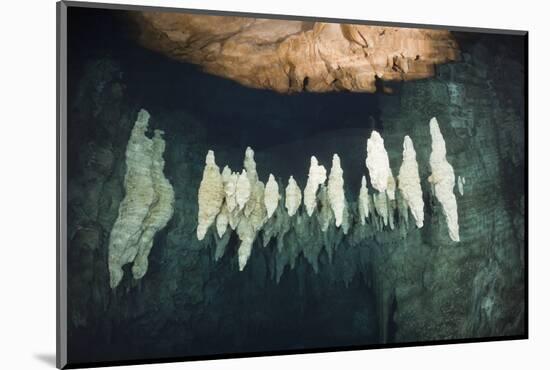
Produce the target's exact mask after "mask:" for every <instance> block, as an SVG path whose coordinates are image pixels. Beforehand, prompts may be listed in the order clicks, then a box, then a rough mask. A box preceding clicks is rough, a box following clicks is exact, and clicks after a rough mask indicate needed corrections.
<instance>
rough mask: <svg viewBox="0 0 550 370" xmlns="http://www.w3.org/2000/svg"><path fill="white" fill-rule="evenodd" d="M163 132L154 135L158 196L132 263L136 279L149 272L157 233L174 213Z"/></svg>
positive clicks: (155, 184) (154, 166)
mask: <svg viewBox="0 0 550 370" xmlns="http://www.w3.org/2000/svg"><path fill="white" fill-rule="evenodd" d="M163 134H164V133H163V131H161V130H155V133H154V136H153V157H152V159H153V161H152V167H151V176H152V179H153V189H154V191H155V195H156V196H155V201H154V202H153V204H152V205H151V208H150V209H149V213H148V215H147V217H146V218H145V220H144V222H143V226H142V229H143V233H142V234H141V237H140V239H139V243H138V244H139V248H138V254H137V256H136V259H135V260H134V264H133V265H132V274H133V276H134V279H141V278H142V277H143V276H144V275H145V273H146V272H147V268H148V266H149V260H148V257H149V253H150V252H151V248H152V247H153V239H154V237H155V234H156V233H157V232H158V231H160V230H162V229H163V228H164V227H165V226H166V224H168V221H170V219H171V218H172V215H173V214H174V200H175V199H174V189H173V188H172V185H171V184H170V181H168V179H167V178H166V177H165V176H164V158H163V157H162V156H163V154H164V149H165V148H166V143H165V142H164V139H163V138H162V135H163Z"/></svg>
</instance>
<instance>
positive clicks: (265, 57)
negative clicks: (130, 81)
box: [133, 12, 460, 93]
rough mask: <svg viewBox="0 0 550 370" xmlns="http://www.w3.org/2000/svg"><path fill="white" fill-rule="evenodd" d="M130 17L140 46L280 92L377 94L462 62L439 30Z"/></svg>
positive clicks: (454, 45) (176, 15)
mask: <svg viewBox="0 0 550 370" xmlns="http://www.w3.org/2000/svg"><path fill="white" fill-rule="evenodd" d="M133 18H134V19H135V20H136V21H137V24H138V25H139V29H140V34H139V41H140V42H141V44H142V45H144V46H145V47H147V48H149V49H152V50H156V51H158V52H160V53H162V54H165V55H167V56H169V57H171V58H174V59H177V60H180V61H183V62H189V63H194V64H197V65H200V66H201V67H202V68H203V69H204V71H206V72H208V73H211V74H214V75H218V76H221V77H225V78H229V79H231V80H234V81H237V82H239V83H241V84H243V85H245V86H248V87H254V88H262V89H270V90H275V91H278V92H281V93H291V92H299V91H304V90H307V91H314V92H327V91H341V90H348V91H357V92H374V91H376V86H375V80H376V78H380V79H382V80H384V81H396V80H397V81H399V80H414V79H420V78H426V77H430V76H433V74H434V66H435V65H436V64H440V63H446V62H449V61H454V60H457V59H458V58H459V56H460V51H459V49H458V44H457V42H456V41H455V39H454V38H453V36H452V35H451V33H450V32H448V31H444V30H429V29H415V28H395V27H379V26H368V25H357V24H339V23H324V22H306V21H291V20H275V19H259V18H245V17H228V16H212V15H195V14H183V13H162V12H140V13H136V14H135V15H134V16H133Z"/></svg>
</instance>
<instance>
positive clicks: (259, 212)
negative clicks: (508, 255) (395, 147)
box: [197, 119, 464, 270]
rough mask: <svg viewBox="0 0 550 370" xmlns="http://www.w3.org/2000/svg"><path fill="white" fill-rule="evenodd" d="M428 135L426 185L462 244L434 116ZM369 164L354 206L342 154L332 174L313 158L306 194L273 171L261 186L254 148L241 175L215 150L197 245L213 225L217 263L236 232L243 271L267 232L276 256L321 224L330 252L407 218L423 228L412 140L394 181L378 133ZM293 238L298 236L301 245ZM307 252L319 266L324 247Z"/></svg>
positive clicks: (209, 158) (203, 188) (204, 185)
mask: <svg viewBox="0 0 550 370" xmlns="http://www.w3.org/2000/svg"><path fill="white" fill-rule="evenodd" d="M430 132H431V133H432V142H433V144H432V155H431V157H430V166H431V168H432V175H431V176H430V178H429V179H428V180H429V181H430V182H431V183H432V184H433V186H434V193H435V196H436V198H437V199H438V200H439V201H440V203H441V204H442V207H443V210H444V214H445V217H446V221H447V225H448V228H449V235H450V237H451V239H452V240H454V241H458V240H459V239H458V218H457V213H456V199H455V197H454V193H453V187H454V181H455V180H454V173H453V169H452V166H451V165H450V164H449V163H448V162H447V161H446V158H445V142H444V141H443V137H442V136H441V132H440V131H439V126H438V125H437V121H436V120H435V119H432V121H431V122H430ZM365 164H366V167H367V170H368V175H369V178H370V184H371V186H372V188H373V189H372V190H371V191H370V192H369V188H368V186H367V177H366V176H363V177H362V178H361V186H360V190H359V194H358V198H357V201H356V202H351V203H348V201H347V200H346V196H345V187H344V171H343V169H342V166H341V161H340V157H339V156H338V154H334V155H333V158H332V167H331V169H330V173H329V174H328V176H327V171H326V169H325V167H324V166H323V165H321V164H319V161H318V160H317V158H316V157H315V156H312V157H311V161H310V168H309V173H308V179H307V183H306V186H305V188H304V191H303V193H302V191H301V189H300V186H299V185H298V183H297V182H296V180H295V179H294V177H293V176H290V178H289V179H288V184H287V186H286V187H285V188H284V192H281V190H280V189H283V184H282V183H281V182H280V181H277V180H276V178H275V176H274V175H273V174H270V175H269V178H268V180H267V182H266V183H265V185H264V183H263V182H262V181H260V180H259V178H258V173H257V171H256V162H255V160H254V151H253V150H252V149H251V148H247V149H246V152H245V158H244V164H243V167H244V168H243V169H242V171H241V172H240V173H239V172H233V171H232V170H231V169H230V168H229V167H228V166H225V167H224V169H223V171H222V172H221V173H220V169H219V167H218V166H217V165H216V162H215V158H214V152H213V151H208V153H207V155H206V161H205V168H204V172H203V178H202V181H201V184H200V187H199V194H198V200H199V214H198V226H197V237H198V239H199V240H202V239H204V237H205V235H206V233H207V231H208V229H209V228H210V226H212V225H214V224H215V228H216V237H217V238H216V239H215V240H216V244H217V248H216V254H215V256H216V259H219V258H221V256H222V255H223V254H224V250H225V246H226V245H227V243H228V242H229V233H230V232H229V231H228V229H231V230H234V231H236V233H237V235H238V237H239V239H240V245H239V249H238V260H239V269H240V270H243V269H244V267H245V266H246V263H247V261H248V259H249V257H250V255H251V251H252V247H253V245H254V242H255V240H256V239H257V237H258V234H259V232H260V231H262V230H263V244H264V246H265V245H267V244H268V243H269V241H270V240H271V239H272V238H276V239H277V249H278V251H279V252H284V249H285V248H290V247H288V246H286V247H284V248H283V246H285V245H286V243H285V242H284V241H283V237H285V238H287V239H288V240H287V241H288V242H293V241H295V242H300V243H304V245H311V244H314V243H311V242H308V238H311V237H312V234H311V228H312V223H315V224H316V225H317V226H316V227H317V228H314V230H318V231H320V232H321V233H323V234H325V236H322V235H321V236H320V237H319V238H318V240H321V239H322V240H323V242H322V243H321V244H322V245H325V247H326V248H328V249H330V248H333V247H334V246H336V245H337V244H338V243H339V242H340V241H341V240H342V237H343V236H348V237H352V238H353V239H354V241H358V240H362V238H365V237H367V236H369V235H370V236H372V230H374V231H382V230H383V229H384V228H389V229H391V230H394V229H395V228H396V224H397V220H399V221H400V224H403V225H404V226H405V227H407V226H408V218H409V213H410V214H411V215H412V217H413V219H414V222H415V224H416V227H418V228H421V227H423V225H424V201H423V197H422V188H421V182H420V175H419V170H418V163H417V161H416V151H415V149H414V145H413V142H412V139H411V138H410V137H409V136H405V138H404V141H403V161H402V164H401V167H400V169H399V174H398V176H397V181H396V179H395V178H394V176H393V173H392V170H391V167H390V162H389V158H388V153H387V152H386V149H385V147H384V139H383V138H382V137H381V136H380V134H379V133H378V132H376V131H373V132H372V134H371V136H370V138H369V139H368V140H367V158H366V161H365ZM459 184H461V185H463V184H464V181H463V180H462V179H459ZM302 201H303V202H302ZM302 203H303V207H302ZM397 216H399V217H397ZM304 228H309V229H310V231H309V234H308V233H306V234H303V233H301V232H300V230H302V229H304ZM350 229H353V230H359V231H355V232H352V233H351V234H353V236H350V235H351V234H350ZM360 229H363V230H362V231H361V230H360ZM292 230H293V231H294V234H292V232H291V231H292ZM365 230H367V231H365ZM289 232H290V234H289ZM289 235H295V237H294V238H296V240H294V239H293V238H292V237H289ZM316 240H317V239H316ZM323 243H324V244H323ZM304 248H305V247H304ZM311 248H313V247H311ZM306 249H307V248H306ZM306 249H304V250H303V253H304V256H305V257H306V258H307V259H308V260H309V261H310V262H311V263H312V265H314V266H316V256H317V254H318V252H320V249H319V247H316V251H317V252H316V253H313V252H311V251H309V253H308V252H307V251H306ZM314 249H315V248H314ZM285 253H290V252H288V251H286V252H285Z"/></svg>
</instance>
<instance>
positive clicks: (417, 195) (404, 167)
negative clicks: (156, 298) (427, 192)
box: [398, 136, 424, 228]
mask: <svg viewBox="0 0 550 370" xmlns="http://www.w3.org/2000/svg"><path fill="white" fill-rule="evenodd" d="M398 181H399V190H400V191H401V194H402V195H403V198H404V200H405V204H406V205H407V206H408V208H409V209H410V210H411V213H412V215H413V217H414V219H415V221H416V226H417V227H418V228H421V227H422V226H423V225H424V201H423V200H422V188H421V187H420V175H419V174H418V163H417V162H416V151H415V150H414V145H413V142H412V140H411V138H410V137H409V136H405V140H404V141H403V163H402V164H401V168H400V169H399V175H398Z"/></svg>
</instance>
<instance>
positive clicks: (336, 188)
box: [327, 154, 346, 227]
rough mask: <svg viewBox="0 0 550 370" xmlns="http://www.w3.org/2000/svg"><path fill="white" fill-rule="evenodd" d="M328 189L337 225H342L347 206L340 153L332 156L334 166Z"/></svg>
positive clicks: (331, 170)
mask: <svg viewBox="0 0 550 370" xmlns="http://www.w3.org/2000/svg"><path fill="white" fill-rule="evenodd" d="M327 191H328V199H329V201H330V207H331V208H332V212H334V218H335V224H336V227H340V225H342V217H343V216H344V208H345V206H346V196H345V193H344V171H343V170H342V166H341V165H340V157H339V156H338V154H334V155H333V156H332V168H331V169H330V176H329V178H328V187H327Z"/></svg>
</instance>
